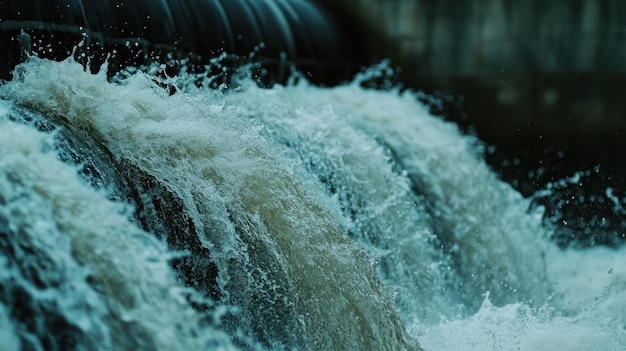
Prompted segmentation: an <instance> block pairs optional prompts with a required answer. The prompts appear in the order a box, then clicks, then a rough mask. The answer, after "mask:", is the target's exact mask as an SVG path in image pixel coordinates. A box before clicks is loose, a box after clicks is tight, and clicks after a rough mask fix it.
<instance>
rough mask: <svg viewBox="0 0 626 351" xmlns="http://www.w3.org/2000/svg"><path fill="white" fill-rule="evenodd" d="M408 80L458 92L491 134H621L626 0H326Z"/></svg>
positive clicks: (517, 138)
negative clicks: (625, 0) (351, 22)
mask: <svg viewBox="0 0 626 351" xmlns="http://www.w3.org/2000/svg"><path fill="white" fill-rule="evenodd" d="M326 5H327V6H328V7H329V8H332V9H333V10H334V11H335V12H337V13H340V14H342V15H343V16H345V18H348V19H349V20H354V23H353V28H355V29H354V30H355V32H358V33H359V34H358V35H359V37H360V38H361V40H362V41H363V42H364V43H365V47H366V52H367V53H368V55H369V56H370V58H371V59H374V60H376V59H384V58H389V59H390V60H391V62H392V65H393V66H397V67H400V68H401V79H402V81H403V82H405V83H406V84H407V85H408V86H410V87H413V88H416V89H423V90H425V91H427V92H433V91H439V90H443V91H446V92H447V93H449V94H451V95H452V96H454V97H455V98H457V99H458V98H459V97H460V96H462V98H461V99H462V100H463V104H464V106H463V110H464V114H467V117H466V119H467V123H470V124H473V125H475V126H476V129H477V132H478V134H479V136H481V138H482V139H484V140H486V141H487V142H493V143H499V144H507V143H517V144H519V143H520V142H527V141H528V140H536V141H540V140H541V141H542V142H544V141H545V140H552V141H553V142H556V143H558V142H560V141H562V142H564V143H574V144H575V143H579V144H580V143H596V142H597V141H598V140H602V141H603V142H610V143H612V145H613V144H616V143H617V144H620V145H621V144H623V143H622V139H623V138H622V131H623V130H624V129H625V128H624V127H625V126H626V112H625V111H626V94H625V93H624V88H623V86H624V83H626V45H624V44H626V16H624V15H625V14H626V2H624V1H620V0H603V1H595V0H555V1H540V0H531V1H527V0H514V1H505V0H477V1H459V0H345V1H341V2H334V1H330V0H327V1H326Z"/></svg>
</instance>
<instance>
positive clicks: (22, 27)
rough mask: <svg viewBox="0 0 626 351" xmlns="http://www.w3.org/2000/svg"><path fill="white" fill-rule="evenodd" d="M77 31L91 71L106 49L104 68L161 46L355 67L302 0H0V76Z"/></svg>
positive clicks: (68, 46) (61, 49) (154, 56)
mask: <svg viewBox="0 0 626 351" xmlns="http://www.w3.org/2000/svg"><path fill="white" fill-rule="evenodd" d="M81 39H85V45H84V46H83V47H80V48H78V50H77V54H76V55H77V59H78V60H79V61H80V62H82V63H85V64H86V62H87V59H86V58H87V57H88V58H90V61H89V62H90V65H91V66H92V67H91V68H92V70H93V71H96V70H98V69H99V67H100V65H101V64H102V63H103V62H104V60H105V59H106V57H107V55H109V56H110V57H109V67H110V70H111V71H112V73H115V72H116V71H119V69H121V68H123V67H126V66H137V65H140V64H145V63H150V62H164V61H165V57H166V56H168V55H167V54H169V56H170V57H171V56H172V55H173V57H175V58H192V59H193V60H194V63H196V64H198V66H203V65H205V64H206V63H208V62H209V59H210V58H213V57H216V56H218V55H220V54H222V53H226V54H229V55H233V56H232V57H234V58H236V60H235V61H237V62H239V63H243V62H244V61H246V60H248V59H247V58H248V57H249V56H250V54H251V53H252V52H254V55H252V56H254V60H256V62H258V63H259V64H261V65H263V66H265V67H268V68H269V69H270V70H273V71H274V72H276V74H278V73H277V72H279V71H280V70H283V71H284V69H285V65H294V66H296V67H298V68H299V69H300V70H301V71H303V72H305V73H309V75H310V77H309V78H311V79H313V80H314V81H315V80H316V79H317V80H323V78H324V77H322V76H323V75H324V74H323V72H332V76H335V77H342V78H347V77H348V76H349V75H351V74H353V73H354V71H355V69H357V68H358V67H357V65H356V64H355V62H357V59H358V50H357V48H356V47H355V46H354V45H352V44H351V42H350V41H349V40H347V37H346V36H345V35H344V30H343V28H341V26H340V25H339V24H338V23H337V22H335V21H334V20H333V18H332V17H331V16H330V15H329V14H328V13H327V12H326V11H324V9H323V8H321V7H320V6H319V5H318V4H316V3H314V2H311V1H308V0H195V1H194V0H157V1H154V0H135V1H132V2H128V1H123V0H90V1H84V0H54V1H38V0H7V1H0V47H1V48H2V50H1V52H0V79H9V78H10V77H11V71H12V70H13V68H14V67H15V66H16V65H17V64H18V63H19V62H20V61H22V60H23V57H24V56H25V54H26V53H27V51H30V50H32V52H34V53H36V55H37V56H39V57H42V58H48V59H54V60H62V59H65V58H67V57H68V56H69V55H71V54H72V52H73V50H74V48H75V47H76V46H77V44H78V43H79V42H80V40H81ZM29 41H30V45H26V44H27V43H28V42H29ZM81 60H83V61H81ZM248 62H249V60H248ZM246 63H247V62H246ZM339 72H342V73H339ZM317 73H319V74H317ZM338 73H339V74H338ZM327 75H329V74H327Z"/></svg>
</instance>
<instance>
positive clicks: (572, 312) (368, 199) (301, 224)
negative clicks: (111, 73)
mask: <svg viewBox="0 0 626 351" xmlns="http://www.w3.org/2000/svg"><path fill="white" fill-rule="evenodd" d="M15 77H16V78H15V79H14V80H13V81H10V82H5V83H2V85H0V96H1V98H2V100H0V265H1V266H2V269H1V270H0V340H2V342H3V346H4V348H5V349H7V350H127V349H135V350H217V349H221V350H229V349H232V350H281V349H290V350H291V349H294V350H296V349H297V350H422V349H423V350H477V349H479V350H603V351H606V350H623V349H624V348H626V252H625V250H626V249H623V248H617V249H610V248H604V247H595V248H589V249H580V250H574V249H568V250H562V249H559V248H557V247H556V245H554V244H553V243H552V241H551V239H550V234H551V232H550V229H549V228H547V227H545V226H544V225H543V224H542V215H543V214H542V213H541V209H532V210H531V208H532V207H531V206H530V200H528V199H525V198H523V197H522V196H521V195H520V194H518V193H517V192H515V191H514V190H513V189H512V188H511V187H510V186H509V185H507V184H506V183H504V182H502V181H501V180H499V179H498V177H497V176H496V175H495V174H494V173H492V172H491V171H490V170H489V168H488V167H487V165H486V164H485V163H484V161H483V160H482V156H481V144H480V143H479V142H478V141H477V140H475V139H474V138H472V137H468V136H465V135H462V134H461V133H460V132H459V130H458V128H457V127H456V126H455V125H454V124H451V123H449V122H445V121H443V120H442V119H440V118H438V117H436V116H432V115H430V114H429V112H428V108H427V107H426V106H424V105H423V104H421V103H420V102H418V100H417V98H416V95H415V94H413V93H411V92H404V93H400V92H398V91H394V90H391V91H380V90H368V89H364V88H362V87H361V84H360V83H361V82H362V80H363V79H365V78H363V77H357V78H356V79H355V80H354V81H353V82H351V83H348V84H345V85H343V86H339V87H335V88H321V87H315V86H311V85H309V84H307V83H306V82H305V81H304V80H302V79H296V80H295V81H294V82H292V83H291V84H288V85H286V86H275V87H273V88H269V89H264V88H259V87H257V86H256V85H255V84H254V83H253V81H252V80H251V79H248V78H241V79H240V80H239V81H236V82H233V84H231V85H230V86H228V87H223V88H222V89H209V88H203V87H202V86H201V85H200V86H199V85H198V84H197V83H198V82H201V81H202V79H200V78H198V77H194V76H185V75H181V77H178V78H170V79H165V80H164V79H161V78H157V77H156V76H152V75H148V74H144V73H140V72H138V73H135V74H129V75H128V76H127V77H125V78H123V79H118V80H115V81H114V82H109V81H107V78H106V74H105V72H104V71H102V72H101V73H100V74H97V75H93V74H90V73H86V72H84V70H83V68H82V66H81V65H79V64H77V63H75V62H73V61H71V60H66V61H63V62H52V61H47V60H40V59H37V58H31V59H30V60H29V61H28V62H27V63H25V64H22V65H20V66H19V67H18V68H17V69H16V71H15ZM190 82H191V83H190Z"/></svg>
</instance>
